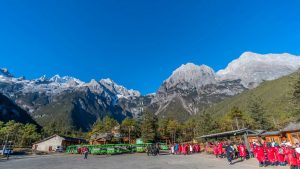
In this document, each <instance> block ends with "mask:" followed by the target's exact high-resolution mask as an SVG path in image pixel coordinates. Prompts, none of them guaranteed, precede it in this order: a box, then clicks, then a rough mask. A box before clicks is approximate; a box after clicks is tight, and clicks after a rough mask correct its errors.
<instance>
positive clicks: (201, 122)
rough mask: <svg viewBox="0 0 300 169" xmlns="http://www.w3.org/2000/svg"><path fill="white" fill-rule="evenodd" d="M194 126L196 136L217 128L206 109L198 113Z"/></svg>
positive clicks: (211, 131)
mask: <svg viewBox="0 0 300 169" xmlns="http://www.w3.org/2000/svg"><path fill="white" fill-rule="evenodd" d="M195 128H196V129H195V134H196V135H198V136H201V135H205V134H210V133H213V132H214V131H216V130H217V129H218V127H217V122H216V120H215V119H214V118H213V117H212V115H211V114H210V113H208V112H206V111H204V112H202V113H200V114H199V118H198V119H197V123H196V126H195Z"/></svg>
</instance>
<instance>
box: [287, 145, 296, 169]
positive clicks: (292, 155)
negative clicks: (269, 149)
mask: <svg viewBox="0 0 300 169" xmlns="http://www.w3.org/2000/svg"><path fill="white" fill-rule="evenodd" d="M287 149H288V156H287V157H288V158H287V161H288V164H289V165H290V168H291V169H297V168H296V167H297V165H298V163H297V154H296V151H295V149H294V148H292V147H291V146H289V145H288V148H287Z"/></svg>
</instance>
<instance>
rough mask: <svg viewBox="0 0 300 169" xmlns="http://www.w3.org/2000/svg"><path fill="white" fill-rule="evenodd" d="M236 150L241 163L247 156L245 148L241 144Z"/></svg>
mask: <svg viewBox="0 0 300 169" xmlns="http://www.w3.org/2000/svg"><path fill="white" fill-rule="evenodd" d="M238 150H239V156H240V158H241V160H242V161H243V160H244V159H245V158H246V156H247V152H246V146H245V145H244V144H243V143H241V144H240V145H239V146H238Z"/></svg>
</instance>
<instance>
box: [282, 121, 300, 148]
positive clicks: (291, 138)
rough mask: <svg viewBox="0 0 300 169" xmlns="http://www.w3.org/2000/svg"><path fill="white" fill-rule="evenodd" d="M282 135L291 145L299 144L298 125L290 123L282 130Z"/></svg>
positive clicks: (299, 126)
mask: <svg viewBox="0 0 300 169" xmlns="http://www.w3.org/2000/svg"><path fill="white" fill-rule="evenodd" d="M282 133H283V134H284V135H286V138H287V141H288V142H290V143H291V144H295V143H300V123H290V124H289V125H287V126H286V127H285V128H284V129H283V130H282Z"/></svg>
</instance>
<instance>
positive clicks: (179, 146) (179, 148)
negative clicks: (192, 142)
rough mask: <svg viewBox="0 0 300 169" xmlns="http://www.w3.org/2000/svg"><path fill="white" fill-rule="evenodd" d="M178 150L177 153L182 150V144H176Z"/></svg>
mask: <svg viewBox="0 0 300 169" xmlns="http://www.w3.org/2000/svg"><path fill="white" fill-rule="evenodd" d="M178 152H179V154H180V153H181V152H182V146H181V145H180V144H179V145H178Z"/></svg>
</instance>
